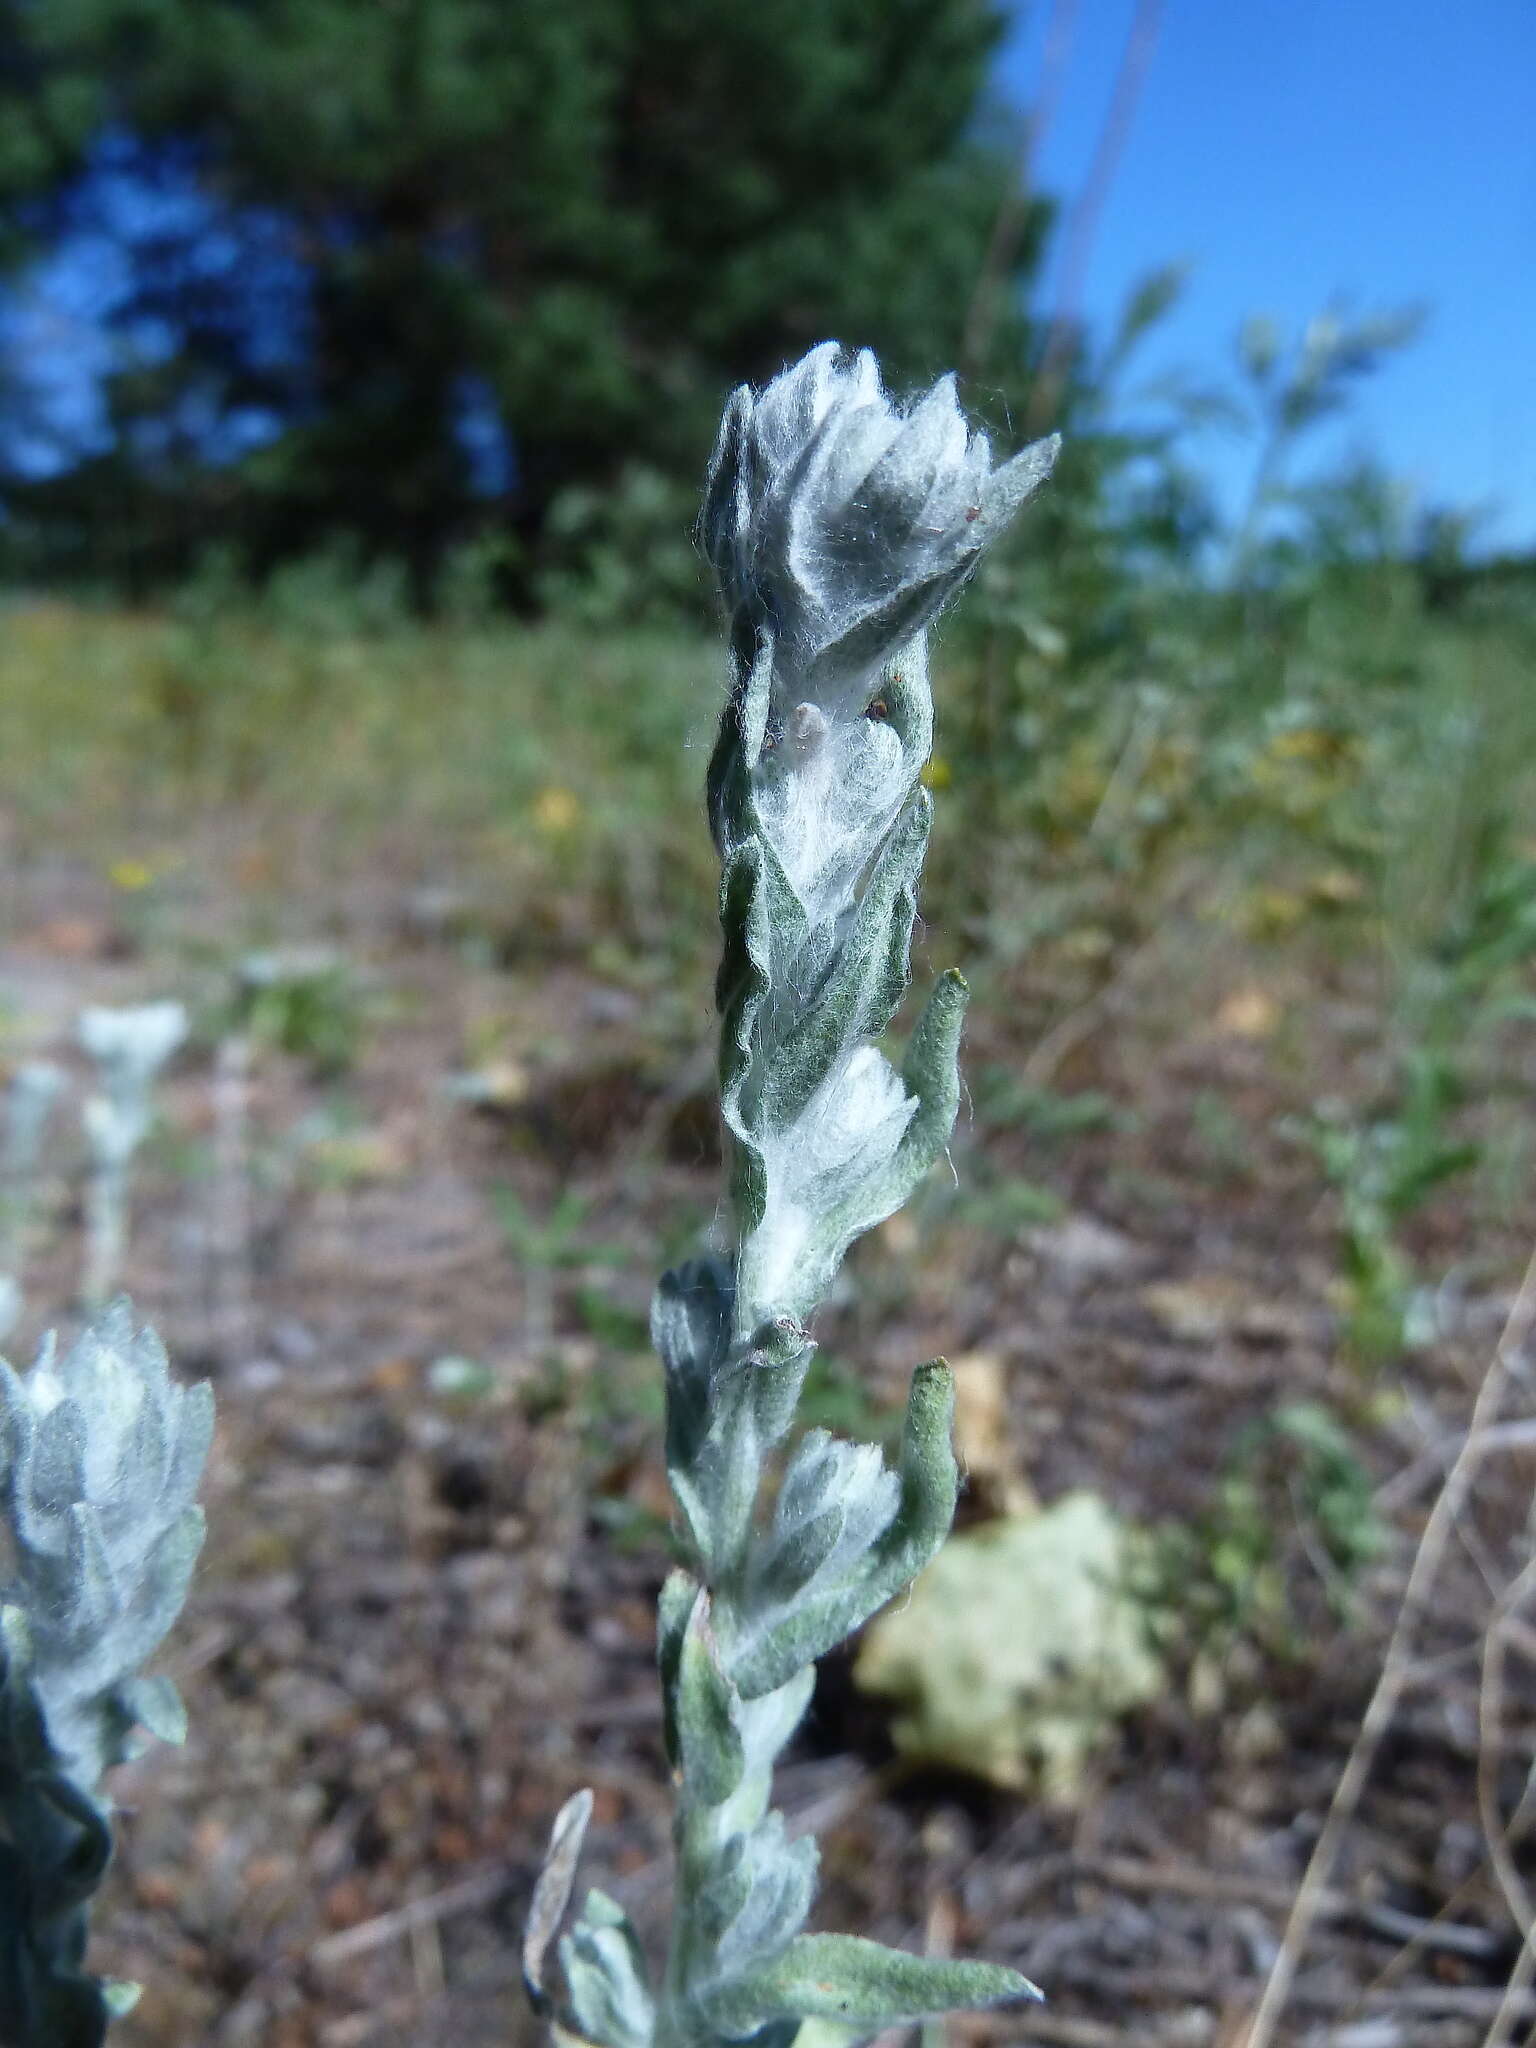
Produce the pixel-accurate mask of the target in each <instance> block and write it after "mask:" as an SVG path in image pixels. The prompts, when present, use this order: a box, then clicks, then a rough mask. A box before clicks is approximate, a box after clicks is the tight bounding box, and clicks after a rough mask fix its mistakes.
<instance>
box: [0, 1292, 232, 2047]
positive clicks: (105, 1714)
mask: <svg viewBox="0 0 1536 2048" xmlns="http://www.w3.org/2000/svg"><path fill="white" fill-rule="evenodd" d="M212 1430H213V1397H212V1395H211V1393H210V1392H209V1389H208V1387H207V1386H206V1385H203V1386H198V1387H191V1388H183V1387H178V1386H176V1385H174V1384H173V1383H172V1381H171V1379H170V1376H169V1373H168V1371H167V1368H166V1358H165V1352H164V1350H163V1349H162V1348H161V1345H160V1342H159V1340H158V1338H157V1337H156V1336H155V1334H154V1332H153V1331H152V1330H137V1331H136V1330H135V1329H134V1326H133V1320H132V1315H131V1312H130V1310H129V1308H128V1305H127V1303H126V1302H118V1303H116V1304H115V1305H114V1306H113V1307H112V1308H110V1309H109V1310H108V1311H107V1312H106V1314H105V1315H104V1316H102V1317H101V1318H100V1320H99V1321H98V1322H97V1323H96V1324H95V1325H94V1327H93V1328H91V1329H90V1330H88V1331H87V1332H86V1333H85V1335H84V1336H82V1337H81V1338H80V1339H79V1340H78V1342H77V1343H75V1344H74V1345H73V1346H72V1347H71V1348H70V1350H69V1351H68V1352H66V1353H65V1355H64V1356H63V1357H62V1358H59V1357H58V1356H56V1354H55V1351H54V1347H53V1342H52V1339H50V1340H49V1341H48V1342H47V1343H46V1344H45V1345H44V1346H43V1349H42V1352H41V1354H40V1355H39V1357H38V1360H37V1363H36V1364H35V1365H34V1366H33V1368H32V1370H31V1372H30V1373H28V1374H26V1375H25V1376H24V1377H23V1376H18V1375H17V1374H16V1373H14V1372H13V1371H12V1370H11V1368H10V1367H9V1366H8V1365H7V1364H6V1363H5V1362H4V1360H3V1359H0V1530H3V1532H4V1534H5V1537H6V1553H7V1555H6V1563H5V1568H4V1577H3V1581H0V2042H4V2044H5V2048H99V2044H100V2043H101V2042H102V2041H103V2040H104V2038H105V2036H106V2031H107V2027H108V2024H109V2022H110V2020H111V2019H112V2018H113V2016H114V2015H116V2014H118V2013H122V2012H125V2011H127V2010H128V2008H129V2007H130V2006H131V2005H132V2004H133V2002H134V1999H135V1997H136V1995H137V1991H136V1987H135V1986H133V1985H130V1984H112V1983H106V1982H103V1981H102V1980H101V1979H99V1978H96V1977H92V1976H90V1975H89V1974H88V1973H87V1972H86V1970H85V1967H84V1956H85V1945H86V1934H87V1912H88V1908H89V1905H90V1900H91V1897H92V1894H93V1893H94V1892H95V1891H96V1889H97V1887H98V1886H99V1884H100V1883H101V1880H102V1878H103V1876H104V1875H105V1873H106V1868H107V1863H108V1860H109V1858H110V1856H111V1852H112V1830H111V1818H110V1817H111V1805H110V1803H109V1801H108V1800H107V1799H106V1797H105V1795H104V1794H103V1792H102V1790H101V1778H102V1775H103V1773H104V1772H105V1771H107V1770H108V1769H109V1768H110V1767H111V1766H112V1765H114V1764H118V1763H122V1762H124V1761H126V1760H127V1759H128V1758H129V1757H131V1756H134V1755H136V1754H137V1753H138V1750H139V1748H140V1747H141V1745H142V1741H143V1737H142V1735H141V1733H140V1731H141V1730H147V1731H148V1732H149V1733H150V1734H152V1735H157V1736H160V1737H161V1738H162V1739H164V1740H167V1741H171V1742H179V1741H180V1740H181V1739H182V1736H183V1734H184V1732H185V1723H184V1719H183V1715H182V1709H181V1702H180V1700H179V1698H178V1697H177V1693H176V1688H175V1686H174V1685H173V1684H172V1683H171V1681H170V1680H169V1679H168V1678H145V1677H144V1676H143V1675H142V1672H143V1666H144V1664H145V1663H146V1661H147V1660H148V1659H149V1658H150V1657H151V1656H152V1655H153V1654H154V1652H155V1651H156V1650H157V1649H158V1648H159V1646H160V1643H161V1641H162V1640H163V1638H164V1636H165V1634H166V1631H167V1630H168V1629H169V1628H170V1626H171V1624H172V1622H173V1621H174V1620H175V1619H176V1616H177V1614H178V1613H179V1612H180V1611H181V1605H182V1602H183V1600H184V1599H185V1598H186V1592H187V1586H188V1583H189V1581H190V1579H191V1576H192V1568H193V1565H194V1564H195V1562H196V1560H197V1554H198V1551H199V1549H200V1548H201V1546H202V1540H203V1517H202V1511H201V1510H200V1509H199V1508H198V1507H197V1506H196V1505H195V1502H194V1499H193V1496H194V1494H195V1493H196V1491H197V1485H198V1481H199V1480H200V1478H201V1477H202V1470H203V1463H204V1460H205V1458H206V1457H207V1454H208V1445H209V1440H210V1437H211V1435H212Z"/></svg>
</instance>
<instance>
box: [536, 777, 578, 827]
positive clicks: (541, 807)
mask: <svg viewBox="0 0 1536 2048" xmlns="http://www.w3.org/2000/svg"><path fill="white" fill-rule="evenodd" d="M580 816H581V805H580V803H579V802H578V800H577V799H576V797H575V796H573V795H572V793H571V791H570V790H568V789H562V788H561V787H560V785H559V784H558V783H553V782H552V783H550V784H548V786H547V787H545V788H544V789H541V790H540V791H539V793H538V795H537V796H536V797H535V798H534V800H533V821H534V823H535V824H536V825H537V826H538V828H539V830H540V831H541V832H549V833H561V832H569V831H570V829H571V827H572V826H573V825H574V824H575V823H576V821H577V819H578V818H579V817H580Z"/></svg>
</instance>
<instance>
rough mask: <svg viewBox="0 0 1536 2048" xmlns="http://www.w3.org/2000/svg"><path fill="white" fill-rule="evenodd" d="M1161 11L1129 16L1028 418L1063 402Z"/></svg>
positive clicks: (1071, 219) (1070, 231)
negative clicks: (1086, 292)
mask: <svg viewBox="0 0 1536 2048" xmlns="http://www.w3.org/2000/svg"><path fill="white" fill-rule="evenodd" d="M1162 11H1163V10H1162V0H1136V12H1135V14H1134V15H1133V16H1132V18H1131V26H1130V30H1129V32H1128V33H1127V35H1126V39H1125V49H1124V51H1123V52H1122V54H1121V58H1120V68H1119V70H1118V71H1117V72H1116V74H1115V84H1114V90H1113V92H1112V93H1111V94H1110V100H1109V107H1108V109H1107V111H1106V113H1105V115H1104V125H1103V127H1102V128H1101V129H1100V131H1099V138H1098V141H1097V143H1096V145H1095V147H1094V152H1093V161H1092V162H1091V163H1090V164H1089V166H1088V175H1087V177H1086V178H1085V179H1084V180H1083V189H1082V191H1081V192H1080V193H1079V194H1078V196H1077V199H1076V200H1075V202H1074V203H1073V206H1072V209H1071V212H1070V213H1069V214H1068V216H1067V226H1066V234H1065V237H1064V245H1063V250H1062V259H1061V287H1060V291H1059V293H1058V295H1057V302H1056V312H1055V316H1054V318H1053V319H1052V321H1051V328H1050V332H1049V334H1048V335H1047V336H1046V342H1045V351H1044V354H1043V355H1042V356H1041V359H1040V369H1039V372H1038V374H1037V375H1036V377H1035V383H1034V389H1033V391H1032V392H1031V394H1030V403H1029V419H1030V421H1039V420H1043V419H1052V418H1054V417H1055V414H1056V411H1057V409H1058V407H1059V405H1060V402H1061V394H1062V387H1063V386H1064V384H1065V383H1066V379H1067V372H1068V370H1069V368H1070V366H1071V362H1072V351H1073V347H1074V345H1075V339H1076V334H1077V323H1078V315H1079V313H1080V311H1081V308H1082V301H1083V288H1084V286H1085V285H1086V283H1087V280H1088V260H1089V258H1090V256H1091V255H1092V254H1093V244H1094V238H1095V237H1096V235H1097V233H1098V228H1099V221H1100V219H1101V218H1102V216H1103V212H1104V206H1105V202H1106V201H1107V200H1108V198H1109V194H1110V191H1111V188H1112V187H1113V185H1114V181H1115V172H1116V171H1117V170H1118V169H1119V167H1120V158H1121V156H1122V154H1123V153H1124V150H1125V145H1126V143H1127V142H1128V141H1129V140H1130V133H1131V125H1132V123H1133V121H1134V120H1135V117H1136V103H1137V101H1138V100H1139V99H1140V98H1141V88H1142V86H1143V85H1144V84H1145V82H1146V76H1147V70H1148V67H1149V66H1150V64H1151V62H1152V52H1153V50H1154V49H1155V48H1156V47H1157V36H1158V30H1159V27H1160V26H1161V21H1162ZM1029 431H1030V432H1031V433H1038V432H1039V428H1038V426H1031V427H1030V429H1029Z"/></svg>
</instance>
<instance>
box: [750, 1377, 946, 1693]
mask: <svg viewBox="0 0 1536 2048" xmlns="http://www.w3.org/2000/svg"><path fill="white" fill-rule="evenodd" d="M954 1404H955V1392H954V1380H953V1377H952V1375H951V1373H950V1370H949V1367H948V1366H947V1365H946V1364H945V1363H944V1361H943V1360H942V1359H936V1360H934V1361H933V1363H932V1364H929V1365H923V1366H919V1367H918V1369H917V1371H916V1372H915V1373H914V1374H913V1376H912V1387H911V1391H910V1393H909V1395H908V1397H907V1415H906V1424H905V1428H904V1430H903V1432H902V1447H901V1463H900V1467H899V1470H898V1477H899V1479H900V1481H901V1500H900V1504H899V1505H898V1507H897V1510H896V1513H895V1516H894V1517H893V1519H892V1520H891V1522H890V1523H889V1525H888V1526H887V1527H886V1529H885V1530H884V1532H883V1534H882V1535H881V1536H880V1537H879V1539H878V1541H877V1542H876V1543H875V1544H874V1545H873V1546H872V1548H871V1549H870V1550H869V1551H868V1552H867V1553H866V1555H865V1556H864V1557H863V1558H862V1559H860V1560H858V1562H857V1563H856V1564H855V1565H854V1566H853V1567H852V1569H850V1571H849V1572H848V1574H847V1575H846V1576H845V1577H841V1578H834V1579H832V1580H831V1582H830V1583H828V1584H825V1585H823V1584H821V1583H813V1584H811V1585H810V1586H808V1587H806V1588H805V1590H804V1591H803V1592H802V1593H801V1594H800V1596H799V1597H798V1598H797V1599H796V1600H794V1601H793V1602H792V1603H791V1604H790V1606H789V1607H788V1608H787V1609H783V1610H780V1611H779V1612H778V1613H776V1614H775V1615H774V1616H773V1617H772V1619H771V1620H769V1621H768V1622H767V1624H766V1625H762V1626H759V1627H758V1628H756V1629H755V1630H753V1631H750V1632H748V1633H746V1634H744V1635H743V1636H742V1638H741V1639H740V1640H739V1641H738V1642H737V1643H736V1644H735V1645H733V1648H732V1652H731V1659H730V1668H731V1677H732V1679H733V1680H734V1682H735V1684H736V1686H737V1688H738V1690H739V1691H740V1693H741V1695H742V1697H743V1698H744V1699H748V1700H751V1699H756V1698H758V1697H760V1696H761V1695H762V1694H763V1693H767V1692H772V1691H774V1690H775V1689H776V1688H777V1687H779V1686H781V1685H783V1684H784V1683H785V1682H786V1680H787V1679H788V1678H789V1677H790V1676H791V1675H792V1674H793V1673H794V1672H796V1671H798V1670H799V1669H801V1667H802V1666H804V1665H807V1664H812V1663H814V1662H815V1661H816V1659H817V1658H818V1657H823V1656H825V1655H826V1653H827V1651H828V1650H830V1649H833V1648H834V1647H835V1646H836V1645H837V1644H838V1643H840V1642H841V1641H842V1640H843V1638H844V1636H847V1635H851V1634H852V1632H853V1631H854V1629H856V1628H860V1627H862V1626H863V1624H864V1623H865V1622H866V1621H868V1619H869V1618H870V1616H871V1615H872V1614H876V1613H878V1612H879V1610H880V1609H881V1608H882V1607H883V1606H884V1605H885V1604H886V1602H887V1601H888V1600H894V1599H895V1597H896V1595H897V1594H898V1593H900V1592H902V1591H903V1590H904V1589H905V1588H906V1587H907V1586H908V1585H910V1584H911V1582H912V1580H913V1579H915V1578H916V1577H917V1574H918V1573H919V1572H920V1571H921V1570H922V1568H923V1566H924V1565H925V1564H927V1562H928V1560H929V1559H930V1558H931V1557H932V1556H933V1554H934V1552H935V1551H936V1550H937V1549H938V1548H939V1546H940V1544H941V1543H942V1542H943V1541H944V1538H945V1537H946V1536H947V1535H948V1534H949V1527H950V1523H951V1522H952V1521H953V1520H954V1515H955V1498H956V1493H957V1491H958V1487H959V1472H958V1469H957V1467H956V1465H955V1455H954V1451H953V1448H952V1446H951V1435H952V1429H953V1420H954Z"/></svg>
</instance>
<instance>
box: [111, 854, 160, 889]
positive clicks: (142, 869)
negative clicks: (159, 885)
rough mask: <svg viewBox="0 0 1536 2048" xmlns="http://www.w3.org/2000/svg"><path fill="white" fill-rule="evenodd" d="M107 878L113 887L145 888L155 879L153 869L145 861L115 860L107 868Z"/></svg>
mask: <svg viewBox="0 0 1536 2048" xmlns="http://www.w3.org/2000/svg"><path fill="white" fill-rule="evenodd" d="M107 879H108V881H110V882H111V884H112V886H113V888H114V889H128V890H137V889H147V888H148V887H149V886H150V884H151V883H152V882H153V881H154V879H155V871H154V869H153V868H152V867H150V865H149V864H148V862H147V861H142V860H115V861H113V863H112V865H111V867H109V868H108V869H107Z"/></svg>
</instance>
